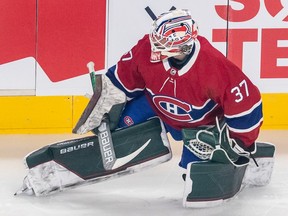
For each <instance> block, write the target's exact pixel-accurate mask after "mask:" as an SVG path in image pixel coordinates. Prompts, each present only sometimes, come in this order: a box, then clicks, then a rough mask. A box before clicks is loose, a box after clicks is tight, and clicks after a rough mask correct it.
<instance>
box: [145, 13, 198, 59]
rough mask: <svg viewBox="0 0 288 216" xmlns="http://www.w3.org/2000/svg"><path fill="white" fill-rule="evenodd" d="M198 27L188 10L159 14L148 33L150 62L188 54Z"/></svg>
mask: <svg viewBox="0 0 288 216" xmlns="http://www.w3.org/2000/svg"><path fill="white" fill-rule="evenodd" d="M197 35H198V27H197V25H196V23H195V21H194V20H192V18H191V14H190V12H189V11H188V10H185V9H177V10H172V11H169V12H166V13H163V14H161V15H160V16H159V17H158V18H157V19H156V20H154V22H153V23H152V29H151V32H150V35H149V39H150V44H151V58H150V61H151V62H159V61H161V60H164V59H166V58H169V57H173V56H177V55H181V54H187V55H188V54H189V53H190V52H191V50H192V48H193V45H194V41H195V38H196V37H197Z"/></svg>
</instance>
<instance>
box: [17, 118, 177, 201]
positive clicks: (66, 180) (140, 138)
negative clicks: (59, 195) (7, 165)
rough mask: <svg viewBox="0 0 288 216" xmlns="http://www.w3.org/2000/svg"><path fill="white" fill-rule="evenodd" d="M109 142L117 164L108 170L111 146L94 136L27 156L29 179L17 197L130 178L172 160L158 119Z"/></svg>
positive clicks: (122, 132)
mask: <svg viewBox="0 0 288 216" xmlns="http://www.w3.org/2000/svg"><path fill="white" fill-rule="evenodd" d="M103 140H105V139H103ZM112 140H113V145H114V153H115V156H116V161H114V162H113V164H114V166H113V168H112V169H109V170H107V169H105V166H104V163H106V162H107V163H110V162H111V160H113V158H112V155H111V151H110V150H111V149H109V148H110V147H111V146H110V147H109V145H105V144H106V143H105V142H103V143H99V141H98V137H97V136H90V137H85V138H80V139H74V140H68V141H63V142H59V143H55V144H52V145H50V146H46V147H44V148H41V149H39V150H37V151H34V152H32V153H30V154H29V155H28V156H27V157H26V158H25V162H26V165H27V168H28V175H27V176H26V177H25V179H24V185H23V187H22V189H21V190H20V191H19V192H17V194H18V193H21V192H25V191H26V192H30V193H31V191H32V193H34V194H35V195H36V196H41V195H48V194H50V193H53V192H57V191H63V190H66V189H69V188H73V187H77V186H80V185H85V184H91V183H95V182H99V181H103V180H106V179H110V178H115V177H119V176H122V175H125V174H131V173H134V172H136V171H140V170H142V169H144V168H148V167H153V166H155V165H158V164H160V163H163V162H166V161H168V160H170V159H171V157H172V154H171V150H170V144H169V141H168V138H167V136H166V131H165V129H164V127H163V125H162V122H161V121H160V120H159V119H158V118H154V119H151V120H149V121H147V122H144V123H142V124H139V125H134V126H131V127H128V128H125V129H121V130H118V131H114V132H112ZM100 147H101V148H103V149H102V150H103V151H102V155H101V150H100ZM103 157H104V158H103Z"/></svg>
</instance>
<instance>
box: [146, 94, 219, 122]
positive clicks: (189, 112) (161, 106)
mask: <svg viewBox="0 0 288 216" xmlns="http://www.w3.org/2000/svg"><path fill="white" fill-rule="evenodd" d="M152 100H153V103H154V105H155V106H156V107H157V109H158V110H159V111H160V112H161V113H163V114H164V115H165V116H167V117H169V118H171V119H173V120H176V121H181V122H195V121H199V120H202V119H203V118H204V117H205V116H206V115H207V114H208V113H209V112H211V111H212V110H213V109H214V108H215V107H216V106H217V103H215V102H214V101H213V100H211V99H208V100H207V101H206V102H205V103H204V104H203V105H202V106H201V107H199V106H193V105H191V104H188V103H186V102H184V101H181V100H178V99H176V98H173V97H168V96H161V95H156V96H154V97H153V98H152Z"/></svg>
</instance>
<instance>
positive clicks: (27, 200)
mask: <svg viewBox="0 0 288 216" xmlns="http://www.w3.org/2000/svg"><path fill="white" fill-rule="evenodd" d="M73 138H76V137H75V135H71V134H64V135H63V134H61V135H60V134H58V135H1V136H0V147H1V150H0V170H1V174H0V216H34V215H35V216H58V215H59V216H90V215H91V216H92V215H93V216H94V215H95V216H96V215H101V216H106V215H108V216H110V215H125V216H130V215H131V216H138V215H139V216H141V215H149V216H154V215H156V216H162V215H165V216H169V215H171V216H175V215H177V216H181V215H183V216H187V215H195V216H216V215H217V216H228V215H229V216H285V215H287V212H288V169H287V165H288V147H287V144H286V142H287V139H288V131H285V130H281V131H279V130H278V131H277V130H263V131H261V134H260V137H259V140H260V141H267V142H271V143H273V144H275V145H276V158H275V166H274V172H273V176H272V181H271V183H270V184H269V185H268V186H265V187H259V188H249V189H244V190H243V191H242V192H241V193H240V194H239V195H238V196H237V197H235V199H233V200H231V201H229V202H227V203H225V204H224V205H222V206H219V207H213V208H208V209H185V208H183V207H182V193H183V189H184V188H183V187H184V183H183V180H182V178H181V174H182V170H181V169H180V168H179V167H178V161H179V156H180V152H181V143H179V142H172V143H171V144H172V150H173V153H174V156H173V159H172V160H171V161H169V162H167V163H164V164H162V165H159V166H157V167H155V168H152V169H150V170H147V171H143V172H140V173H136V174H133V175H129V176H124V177H121V178H118V179H114V180H110V181H106V182H102V183H97V184H93V185H89V186H84V187H80V188H77V189H73V190H69V191H65V192H61V193H58V194H54V195H52V196H47V197H33V196H27V195H19V196H14V195H13V194H14V193H15V192H16V191H17V190H18V189H19V188H20V186H21V184H22V180H23V177H24V176H25V175H26V170H25V167H24V165H23V157H24V156H25V155H26V154H28V153H29V152H31V151H33V150H35V149H38V148H40V147H42V146H45V145H48V144H52V143H54V142H58V141H62V140H67V139H73Z"/></svg>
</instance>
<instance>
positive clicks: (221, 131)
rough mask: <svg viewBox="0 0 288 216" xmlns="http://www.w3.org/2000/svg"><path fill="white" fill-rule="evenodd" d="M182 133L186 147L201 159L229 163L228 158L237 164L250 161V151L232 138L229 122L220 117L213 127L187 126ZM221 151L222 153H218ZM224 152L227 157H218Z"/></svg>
mask: <svg viewBox="0 0 288 216" xmlns="http://www.w3.org/2000/svg"><path fill="white" fill-rule="evenodd" d="M182 134H183V140H184V145H185V147H186V148H187V149H189V150H190V151H191V152H192V153H193V154H195V155H196V156H197V157H198V158H200V159H201V160H211V161H216V162H222V163H228V161H227V159H228V160H229V161H230V162H231V163H232V164H234V165H235V166H243V165H246V164H248V163H249V155H250V152H248V151H245V150H244V149H243V148H242V147H241V146H240V145H239V144H238V143H237V142H236V140H234V139H231V138H230V136H229V130H228V127H227V124H226V123H224V122H219V121H218V119H216V125H215V126H213V127H203V128H200V129H199V128H195V129H192V128H187V129H183V130H182ZM220 151H221V152H222V153H220V154H218V153H219V152H220ZM223 154H227V157H218V155H223Z"/></svg>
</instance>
